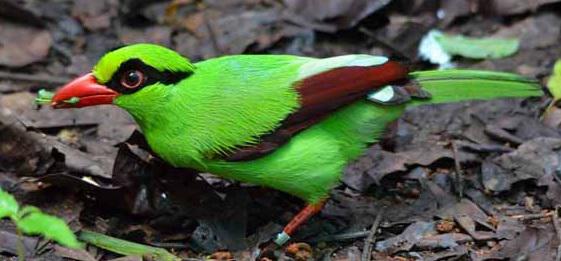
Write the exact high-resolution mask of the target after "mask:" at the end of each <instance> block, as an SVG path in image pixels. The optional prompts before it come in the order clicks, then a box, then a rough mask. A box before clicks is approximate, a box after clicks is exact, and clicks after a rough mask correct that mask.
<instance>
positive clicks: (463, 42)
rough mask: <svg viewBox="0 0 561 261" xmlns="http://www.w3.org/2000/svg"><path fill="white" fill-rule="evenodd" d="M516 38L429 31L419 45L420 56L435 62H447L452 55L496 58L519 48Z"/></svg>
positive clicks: (442, 63)
mask: <svg viewBox="0 0 561 261" xmlns="http://www.w3.org/2000/svg"><path fill="white" fill-rule="evenodd" d="M519 45H520V43H519V41H518V39H499V38H474V37H466V36H462V35H451V34H444V33H442V32H440V31H438V30H432V31H430V32H429V33H428V34H427V36H425V38H423V40H422V41H421V44H420V45H419V54H420V56H421V57H422V58H424V59H426V60H429V61H431V62H432V63H436V64H441V65H444V64H448V63H450V61H451V60H452V58H451V57H452V56H454V55H459V56H462V57H466V58H472V59H498V58H503V57H507V56H510V55H513V54H514V53H516V52H517V51H518V48H519Z"/></svg>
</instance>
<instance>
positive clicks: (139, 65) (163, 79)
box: [105, 58, 193, 94]
mask: <svg viewBox="0 0 561 261" xmlns="http://www.w3.org/2000/svg"><path fill="white" fill-rule="evenodd" d="M131 70H137V71H139V72H141V73H142V74H144V82H143V83H142V84H140V85H139V86H138V87H136V88H127V87H125V86H123V85H122V84H121V78H122V77H123V75H124V74H125V73H127V72H129V71H131ZM192 73H193V72H172V71H159V70H157V69H156V68H154V67H152V66H149V65H147V64H145V63H143V62H142V60H140V59H137V58H135V59H130V60H128V61H126V62H124V63H122V64H121V66H119V69H118V70H117V71H116V72H115V73H114V74H113V76H112V77H111V80H109V81H108V82H107V83H106V84H105V86H107V87H108V88H111V89H113V90H115V91H117V92H118V93H122V94H131V93H134V92H137V91H138V90H140V89H142V88H144V87H145V86H148V85H152V84H154V83H157V82H159V83H162V84H166V85H169V84H175V83H178V82H179V81H181V80H183V79H185V78H186V77H188V76H189V75H191V74H192Z"/></svg>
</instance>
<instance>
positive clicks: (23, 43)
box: [0, 19, 52, 67]
mask: <svg viewBox="0 0 561 261" xmlns="http://www.w3.org/2000/svg"><path fill="white" fill-rule="evenodd" d="M51 44H52V38H51V35H50V33H49V31H47V30H43V29H38V28H35V27H31V26H27V25H23V24H17V23H12V22H8V21H6V20H4V19H0V65H4V66H8V67H22V66H25V65H28V64H31V63H34V62H39V61H42V60H43V59H45V57H47V55H48V54H49V50H50V48H51Z"/></svg>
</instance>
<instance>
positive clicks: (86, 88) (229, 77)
mask: <svg viewBox="0 0 561 261" xmlns="http://www.w3.org/2000/svg"><path fill="white" fill-rule="evenodd" d="M542 95H543V92H542V90H541V86H540V84H538V83H537V82H536V81H535V80H532V79H528V78H525V77H523V76H519V75H516V74H511V73H505V72H492V71H482V70H461V69H449V70H428V71H412V72H411V71H410V70H409V69H408V66H407V65H404V64H402V63H400V62H397V61H394V60H391V59H389V58H387V57H384V56H375V55H366V54H350V55H342V56H335V57H328V58H312V57H302V56H294V55H276V54H240V55H227V56H222V57H217V58H211V59H207V60H204V61H200V62H191V61H190V60H189V59H188V58H187V57H184V56H182V55H181V54H179V53H177V52H175V51H173V50H171V49H168V48H166V47H163V46H159V45H155V44H150V43H139V44H132V45H127V46H123V47H120V48H118V49H115V50H112V51H109V52H107V53H106V54H104V55H103V56H102V57H101V58H100V59H99V61H98V62H97V64H96V65H95V66H94V67H93V69H92V71H91V72H90V73H88V74H85V75H83V76H80V77H78V78H76V79H75V80H72V81H70V82H69V83H67V84H66V85H64V86H63V87H62V88H60V89H59V90H57V91H56V92H55V93H54V96H52V97H49V102H50V105H51V106H52V107H53V108H55V109H62V108H81V107H88V106H94V105H104V104H112V105H116V106H118V107H120V108H122V109H124V110H125V111H127V112H128V113H129V114H130V115H131V116H132V118H134V120H135V121H136V123H137V124H138V126H139V127H140V129H141V131H142V133H143V134H144V136H145V137H146V140H147V142H148V144H149V146H150V148H151V150H152V151H153V152H154V153H155V154H157V156H158V157H160V158H161V159H163V160H164V161H166V162H167V163H169V164H170V165H172V166H174V167H180V168H192V169H196V170H198V171H201V172H210V173H213V174H215V175H218V176H220V177H223V178H226V179H231V180H236V181H239V182H246V183H251V184H256V185H260V186H265V187H270V188H273V189H276V190H280V191H283V192H286V193H288V194H291V195H294V196H296V197H298V198H300V199H302V200H303V201H304V202H305V206H304V207H303V209H302V210H301V211H300V212H299V213H297V214H296V215H295V216H294V217H293V219H292V220H291V221H290V222H289V223H288V224H287V225H286V226H285V227H284V229H283V230H282V231H280V232H279V233H278V234H277V235H276V237H274V238H273V239H272V241H273V242H274V243H276V244H277V245H283V244H285V243H286V242H287V241H289V240H290V239H291V236H293V234H294V233H295V231H296V230H297V228H298V227H300V226H301V225H302V224H303V223H304V222H306V220H307V219H309V218H310V217H312V216H313V215H315V214H317V213H318V212H320V211H321V209H322V207H323V206H324V204H325V202H326V200H328V198H329V193H330V190H331V189H332V188H333V187H335V186H337V185H338V184H339V183H340V178H341V175H342V173H343V169H344V168H345V166H346V165H347V164H349V163H350V162H352V161H353V160H355V159H357V158H358V157H359V156H360V155H361V154H362V153H363V152H364V151H365V150H366V149H367V148H368V147H369V146H371V145H372V144H374V143H376V142H379V141H380V139H381V137H382V136H383V135H384V131H385V129H386V126H388V124H390V123H392V122H394V121H396V120H397V119H398V118H399V117H400V115H401V114H402V113H403V112H404V111H405V110H406V109H407V108H412V107H415V106H420V105H426V104H441V103H452V102H461V101H467V100H490V99H498V98H516V97H536V96H542Z"/></svg>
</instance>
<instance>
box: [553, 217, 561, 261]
mask: <svg viewBox="0 0 561 261" xmlns="http://www.w3.org/2000/svg"><path fill="white" fill-rule="evenodd" d="M554 211H555V212H554V215H553V216H552V217H551V221H553V228H555V233H556V234H557V240H558V241H559V245H558V246H557V255H556V256H555V261H561V224H559V206H556V207H555V210H554Z"/></svg>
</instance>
